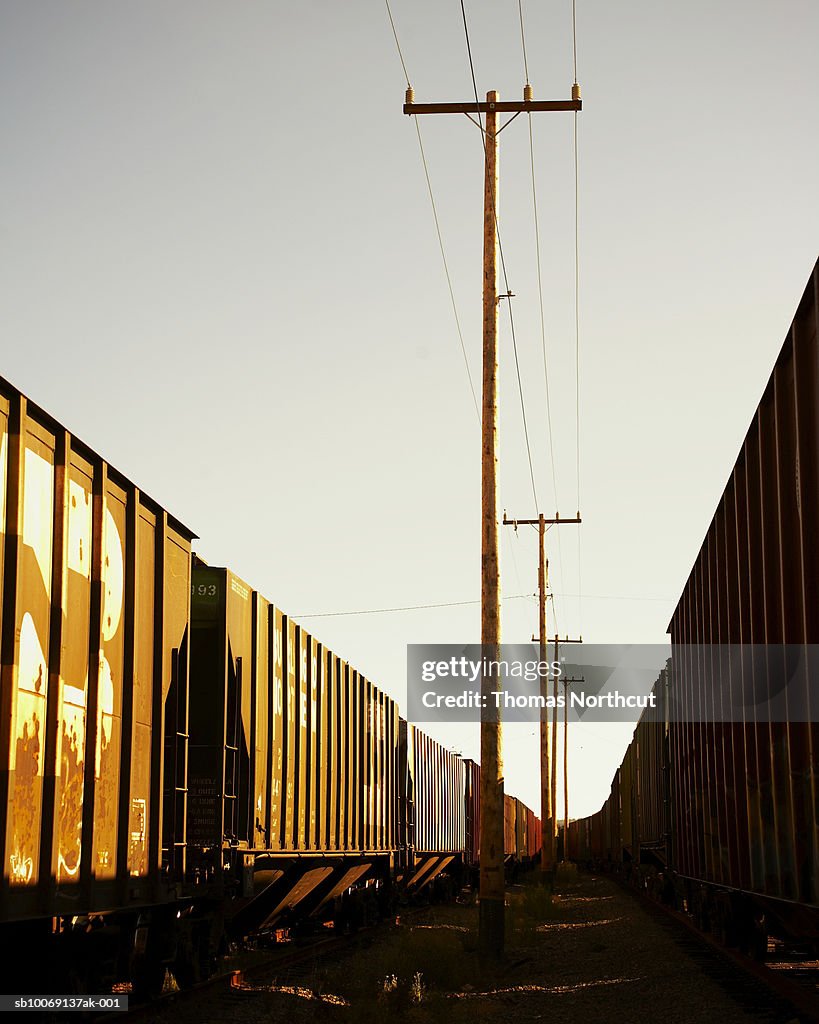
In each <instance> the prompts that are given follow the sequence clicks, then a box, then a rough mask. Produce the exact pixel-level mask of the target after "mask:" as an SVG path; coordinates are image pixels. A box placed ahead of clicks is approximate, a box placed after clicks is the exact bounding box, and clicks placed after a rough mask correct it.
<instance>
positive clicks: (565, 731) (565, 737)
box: [563, 676, 586, 861]
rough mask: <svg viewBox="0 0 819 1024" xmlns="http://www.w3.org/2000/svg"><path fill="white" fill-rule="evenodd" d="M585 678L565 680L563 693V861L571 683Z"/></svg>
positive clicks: (566, 854)
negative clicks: (564, 698)
mask: <svg viewBox="0 0 819 1024" xmlns="http://www.w3.org/2000/svg"><path fill="white" fill-rule="evenodd" d="M585 681H586V680H585V679H584V678H583V676H580V678H578V679H574V678H572V679H564V680H563V693H564V695H565V697H566V700H565V702H564V704H563V860H564V861H567V860H568V859H569V852H568V851H569V683H585Z"/></svg>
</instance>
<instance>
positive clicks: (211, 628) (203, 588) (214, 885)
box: [188, 559, 460, 936]
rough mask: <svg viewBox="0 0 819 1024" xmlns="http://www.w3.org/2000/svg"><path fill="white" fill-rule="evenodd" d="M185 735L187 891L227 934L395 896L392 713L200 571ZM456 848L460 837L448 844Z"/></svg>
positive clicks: (254, 599)
mask: <svg viewBox="0 0 819 1024" xmlns="http://www.w3.org/2000/svg"><path fill="white" fill-rule="evenodd" d="M190 723H191V724H190V736H191V741H190V769H189V789H190V796H189V810H188V851H189V855H188V861H189V863H188V880H189V882H190V883H191V884H193V885H194V886H196V885H198V886H199V888H200V889H202V888H204V887H207V886H209V887H210V892H211V895H216V896H218V897H219V898H220V899H221V900H222V901H223V909H224V912H225V914H226V918H227V927H228V931H229V933H231V934H233V935H234V936H241V935H244V934H247V933H249V932H251V931H257V930H259V929H261V928H265V929H268V928H272V927H273V926H279V925H282V924H283V923H286V922H289V921H291V920H293V919H294V918H295V917H296V915H299V916H304V915H308V914H310V913H312V914H318V913H320V912H322V911H324V912H325V913H330V912H331V911H332V910H333V908H334V907H335V904H336V901H337V900H338V899H339V898H340V897H341V895H342V894H343V893H349V891H350V890H351V889H353V888H354V887H361V886H366V885H367V884H368V883H371V882H375V883H377V885H378V886H379V887H380V886H386V885H387V884H388V882H389V878H390V873H391V870H392V866H393V854H394V851H395V847H396V841H397V814H396V812H395V808H396V801H397V791H398V711H397V706H396V704H395V702H394V701H393V700H391V699H390V698H389V697H388V696H387V695H386V694H384V693H382V692H381V691H380V690H378V689H377V687H375V686H373V684H372V683H371V682H370V681H369V680H367V679H365V678H364V676H363V675H361V674H360V673H359V672H357V671H356V670H355V669H353V668H352V666H350V665H348V664H346V663H345V662H343V661H342V660H341V659H340V658H338V657H337V656H336V655H335V654H333V652H332V651H330V650H329V649H327V648H325V647H324V646H323V645H322V644H321V643H319V642H318V641H317V640H316V639H315V637H313V636H311V635H310V633H308V632H307V631H306V630H305V629H304V628H303V627H302V626H300V625H299V624H298V623H296V622H295V621H293V620H292V619H290V618H288V616H286V615H284V614H283V613H282V612H281V611H280V610H279V609H278V608H276V607H275V606H274V605H273V604H272V603H271V602H270V601H268V600H267V599H265V598H264V597H262V595H261V594H259V593H258V592H257V591H255V590H253V588H252V587H251V586H250V585H249V584H247V583H246V582H244V580H242V579H240V578H239V577H238V576H236V575H235V574H234V573H233V572H231V571H230V570H229V569H226V568H217V567H213V566H209V565H206V564H205V563H204V562H202V561H201V560H199V559H197V560H196V562H195V565H194V570H193V587H192V601H191V699H190ZM419 742H420V740H419ZM437 768H438V765H437V764H435V765H429V769H428V770H429V771H430V772H431V773H432V775H433V777H434V778H437V777H438V776H437V774H436V772H437ZM439 812H440V816H441V821H442V822H443V821H449V820H450V816H449V814H448V808H447V807H445V806H443V805H442V806H440V808H439ZM423 820H424V821H426V818H423ZM459 838H460V833H457V832H456V826H453V832H452V834H450V835H448V836H447V841H448V842H449V844H450V845H452V844H455V843H456V842H457V841H458V840H459Z"/></svg>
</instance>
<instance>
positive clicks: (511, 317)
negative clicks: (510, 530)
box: [460, 0, 539, 508]
mask: <svg viewBox="0 0 819 1024" xmlns="http://www.w3.org/2000/svg"><path fill="white" fill-rule="evenodd" d="M460 2H461V17H462V19H463V24H464V35H465V37H466V52H467V56H468V57H469V71H470V74H471V76H472V90H473V92H474V93H475V104H476V105H479V104H480V100H479V99H478V85H477V82H476V80H475V64H474V62H473V60H472V46H471V44H470V42H469V26H468V25H467V20H466V8H465V6H464V0H460ZM478 126H479V127H480V129H481V145H482V146H483V151H484V160H485V159H486V139H485V138H484V128H483V122H482V121H481V115H480V111H478ZM489 187H490V188H492V187H493V186H492V184H491V182H490V186H489ZM492 217H493V220H494V221H495V234H496V236H497V239H498V254H499V255H500V261H501V270H502V272H503V281H504V286H505V288H506V293H507V296H508V298H507V303H506V304H507V306H508V307H509V328H510V331H511V334H512V349H513V351H514V354H515V371H516V374H517V380H518V391H519V393H520V410H521V415H522V417H523V434H524V438H525V440H526V454H527V457H528V459H529V476H530V478H531V482H532V497H533V498H534V502H535V508H538V507H539V504H538V500H537V487H536V486H535V470H534V465H533V463H532V449H531V446H530V444H529V426H528V424H527V422H526V403H525V402H524V400H523V384H522V381H521V377H520V360H519V358H518V342H517V337H516V335H515V317H514V314H513V313H512V301H511V298H512V291H511V289H510V287H509V276H508V274H507V273H506V259H505V258H504V254H503V242H502V241H501V233H500V225H499V224H498V197H497V196H496V195H495V194H494V192H493V193H492Z"/></svg>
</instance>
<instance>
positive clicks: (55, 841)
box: [0, 379, 540, 994]
mask: <svg viewBox="0 0 819 1024" xmlns="http://www.w3.org/2000/svg"><path fill="white" fill-rule="evenodd" d="M194 540H195V535H194V534H193V532H192V531H191V530H190V529H188V528H187V527H186V526H185V525H184V524H183V523H181V522H180V521H179V520H177V519H176V518H175V517H174V516H172V515H171V514H170V513H169V512H168V511H167V510H165V509H164V508H163V507H162V506H161V505H160V504H159V503H158V502H156V501H154V500H153V499H151V498H150V497H149V496H148V495H146V494H145V493H143V492H142V491H140V490H139V489H138V488H137V487H136V486H135V485H134V484H133V483H132V482H131V481H130V480H128V479H127V478H126V477H125V476H123V475H122V474H121V473H119V472H117V471H116V470H115V469H114V468H113V467H111V466H110V465H108V464H107V462H106V461H105V460H104V459H102V458H101V457H100V456H99V455H98V454H97V453H96V452H94V451H93V450H92V449H91V448H89V447H88V446H87V445H85V444H83V443H82V442H81V441H80V440H79V439H77V438H76V437H74V436H72V435H71V434H70V433H69V432H68V431H67V430H66V429H65V428H64V427H63V426H62V425H60V424H59V423H58V422H56V421H55V420H54V419H53V418H52V417H51V416H49V415H48V414H47V413H46V412H45V411H44V410H42V409H40V408H38V407H37V406H36V405H34V404H33V403H31V402H30V401H28V400H27V399H26V397H25V396H24V395H22V394H21V393H20V392H19V391H18V390H17V389H16V388H14V387H13V385H11V384H9V383H8V382H7V381H5V380H2V379H0V662H1V663H2V676H1V679H0V843H1V844H2V853H3V873H2V885H1V886H0V962H2V963H3V965H4V976H5V978H6V979H7V982H6V984H12V985H13V987H14V989H15V990H16V991H19V992H22V991H26V990H28V991H33V992H37V993H43V992H46V991H83V990H85V991H91V992H94V991H97V992H101V991H104V990H105V989H106V987H108V986H109V985H111V984H112V983H113V982H115V981H123V980H130V982H131V983H132V985H133V986H134V989H135V990H136V991H138V992H141V993H146V994H149V993H151V992H155V991H156V990H157V989H158V988H159V987H160V985H161V984H162V981H163V979H164V976H165V971H166V968H169V967H170V968H171V969H172V971H173V972H174V974H175V976H176V978H177V981H178V982H179V983H180V984H181V985H185V984H188V983H192V982H194V981H196V980H197V979H198V978H200V977H202V976H203V975H204V974H206V973H207V972H208V971H209V970H210V969H211V968H212V966H213V963H214V958H215V957H216V955H217V953H218V951H219V950H220V948H222V947H223V946H224V944H225V942H226V939H228V938H230V939H235V938H241V937H242V936H246V935H249V934H257V933H260V932H268V933H269V932H270V931H271V930H276V929H281V928H289V927H294V926H296V924H299V923H302V922H304V921H305V920H313V921H320V922H323V921H327V920H334V921H335V923H336V924H337V925H338V926H340V927H355V926H356V925H357V924H358V923H360V922H361V921H362V920H366V919H367V918H368V917H370V916H374V915H375V914H377V913H379V912H384V911H385V910H388V909H389V908H390V904H391V902H392V900H393V899H394V894H395V892H396V891H399V892H401V893H408V894H412V893H416V892H421V891H430V890H433V889H435V888H436V887H438V888H442V889H446V888H448V887H449V888H451V886H452V885H453V883H457V882H458V880H459V879H460V878H462V877H463V875H464V874H465V873H466V872H468V871H469V870H470V869H471V868H472V866H473V865H474V864H475V862H476V861H477V856H478V848H479V837H480V805H479V793H480V776H479V773H480V769H479V767H478V766H477V765H476V764H475V763H474V762H471V761H468V760H465V759H462V758H461V757H460V756H458V755H456V754H454V753H451V752H449V751H448V750H446V749H445V748H443V747H442V746H441V745H440V744H438V743H436V742H435V741H434V740H433V739H431V738H430V737H429V736H426V735H425V734H424V733H423V732H422V731H421V730H420V729H418V728H416V727H414V726H413V725H412V724H410V723H408V722H406V721H404V720H403V719H402V718H401V717H400V715H399V711H398V707H397V705H396V703H395V702H394V701H393V700H392V699H391V698H390V697H389V696H388V695H387V694H385V693H384V692H383V691H381V690H379V689H378V688H377V687H376V686H375V685H373V683H372V682H371V681H370V680H368V679H366V678H365V677H364V676H363V675H362V673H361V672H359V671H357V670H356V669H355V668H354V667H353V666H352V665H350V664H348V663H347V662H346V661H344V660H343V659H342V658H340V657H339V656H337V655H336V654H334V653H333V652H332V651H331V650H329V649H328V648H327V647H325V646H324V645H323V644H322V643H321V642H320V641H319V640H317V639H316V638H315V637H313V636H312V635H311V634H310V633H309V632H308V631H307V630H305V629H304V628H303V627H302V626H300V625H299V624H298V623H296V622H295V621H293V620H292V619H291V618H290V617H289V616H287V615H286V614H284V613H283V612H282V611H281V610H280V609H279V608H277V607H276V606H275V605H274V604H272V603H271V602H270V601H269V600H267V599H265V598H264V597H263V596H262V595H261V594H259V593H258V592H256V591H255V590H254V589H253V588H252V587H251V586H250V585H249V584H247V583H246V582H245V581H244V580H242V579H240V578H239V577H238V576H236V575H235V574H234V573H232V572H231V571H230V570H229V569H227V568H216V567H213V566H209V565H206V564H205V563H204V562H203V561H202V560H200V559H198V558H197V557H196V556H195V555H193V554H192V542H193V541H194ZM505 801H506V814H505V825H506V829H505V852H506V856H507V858H508V861H509V863H510V866H511V867H514V866H515V865H518V864H522V863H528V862H530V861H532V860H533V859H534V858H535V856H536V855H537V852H538V851H539V849H540V833H539V824H540V823H539V822H538V820H537V818H536V817H535V816H534V814H533V813H532V812H531V811H530V810H529V809H528V808H526V807H525V806H524V805H523V804H522V803H521V802H520V801H518V800H515V799H514V798H513V797H511V796H506V797H505Z"/></svg>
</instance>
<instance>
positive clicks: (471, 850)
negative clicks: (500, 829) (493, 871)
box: [464, 759, 481, 865]
mask: <svg viewBox="0 0 819 1024" xmlns="http://www.w3.org/2000/svg"><path fill="white" fill-rule="evenodd" d="M464 776H465V778H464V787H465V803H466V814H465V818H466V821H465V826H466V843H465V860H466V863H467V864H469V865H472V864H477V863H478V861H479V860H480V859H481V766H480V765H479V764H478V763H477V762H476V761H470V760H468V759H467V760H465V761H464Z"/></svg>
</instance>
